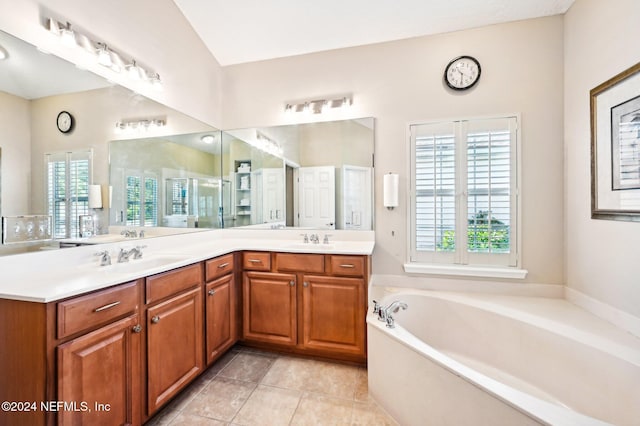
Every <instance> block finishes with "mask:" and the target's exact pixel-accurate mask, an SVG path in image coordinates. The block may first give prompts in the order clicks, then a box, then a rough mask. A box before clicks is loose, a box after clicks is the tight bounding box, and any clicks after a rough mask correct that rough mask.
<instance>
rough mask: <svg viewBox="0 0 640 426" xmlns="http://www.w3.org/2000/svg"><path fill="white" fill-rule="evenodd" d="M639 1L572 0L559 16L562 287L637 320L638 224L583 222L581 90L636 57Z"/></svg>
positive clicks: (585, 96) (584, 117)
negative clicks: (562, 56) (562, 112)
mask: <svg viewBox="0 0 640 426" xmlns="http://www.w3.org/2000/svg"><path fill="white" fill-rule="evenodd" d="M639 22H640V2H638V1H637V0H615V1H606V2H603V1H600V0H577V1H576V2H575V3H574V5H573V6H572V7H571V9H569V11H568V12H567V14H566V15H565V42H564V44H565V63H564V67H565V78H564V94H565V129H564V134H565V158H566V160H565V176H566V179H565V204H566V207H565V209H566V210H565V233H566V255H565V256H566V284H567V285H568V286H569V287H570V288H572V289H575V290H578V291H580V292H583V293H585V294H587V295H588V296H591V297H593V298H595V299H597V300H599V301H602V302H604V303H607V304H609V305H611V306H614V307H616V308H618V309H620V310H623V311H626V312H628V313H630V314H632V315H635V316H638V317H640V287H639V284H640V279H639V277H640V275H639V274H638V247H639V244H640V224H638V223H630V222H614V221H606V220H593V219H591V210H590V200H591V198H590V181H589V176H590V168H589V167H590V130H589V91H590V90H591V89H592V88H594V87H595V86H597V85H599V84H600V83H603V82H604V81H606V80H608V79H609V78H611V77H613V76H614V75H616V74H618V73H619V72H621V71H623V70H624V69H626V68H628V67H630V66H632V65H634V64H635V63H637V62H638V60H639V59H640V56H639V55H638V52H639V50H638V40H639V39H640V25H638V23H639Z"/></svg>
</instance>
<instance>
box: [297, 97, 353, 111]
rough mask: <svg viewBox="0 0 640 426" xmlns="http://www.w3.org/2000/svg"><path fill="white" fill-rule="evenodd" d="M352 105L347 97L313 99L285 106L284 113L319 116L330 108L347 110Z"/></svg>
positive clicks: (350, 99)
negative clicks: (302, 113)
mask: <svg viewBox="0 0 640 426" xmlns="http://www.w3.org/2000/svg"><path fill="white" fill-rule="evenodd" d="M352 104H353V99H352V98H351V97H349V96H343V97H341V98H336V99H328V100H327V99H315V100H311V101H304V102H301V103H291V104H289V103H288V104H286V105H285V107H284V111H285V112H286V113H294V112H304V113H307V114H321V113H323V112H327V111H328V110H329V109H332V108H344V109H346V108H349V107H350V106H351V105H352Z"/></svg>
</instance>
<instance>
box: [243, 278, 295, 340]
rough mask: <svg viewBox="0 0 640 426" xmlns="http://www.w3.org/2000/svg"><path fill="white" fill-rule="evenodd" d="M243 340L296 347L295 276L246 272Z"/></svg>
mask: <svg viewBox="0 0 640 426" xmlns="http://www.w3.org/2000/svg"><path fill="white" fill-rule="evenodd" d="M243 281H244V283H243V290H244V291H243V293H244V310H243V319H244V321H243V328H244V338H245V339H247V340H257V341H261V342H271V343H279V344H287V345H295V344H296V340H297V338H296V334H297V327H296V276H295V275H292V274H274V273H260V272H245V273H244V280H243Z"/></svg>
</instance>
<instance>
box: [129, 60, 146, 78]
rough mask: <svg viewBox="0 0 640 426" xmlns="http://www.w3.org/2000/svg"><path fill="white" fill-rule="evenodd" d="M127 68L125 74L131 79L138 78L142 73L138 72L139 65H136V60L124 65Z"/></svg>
mask: <svg viewBox="0 0 640 426" xmlns="http://www.w3.org/2000/svg"><path fill="white" fill-rule="evenodd" d="M125 68H126V69H127V75H128V76H129V78H130V79H132V80H140V79H141V78H142V75H141V74H140V67H139V66H138V65H136V61H132V62H131V64H129V65H127V66H126V67H125Z"/></svg>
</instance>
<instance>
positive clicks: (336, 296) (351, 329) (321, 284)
mask: <svg viewBox="0 0 640 426" xmlns="http://www.w3.org/2000/svg"><path fill="white" fill-rule="evenodd" d="M303 278H304V281H303V284H302V304H303V313H302V317H303V332H302V336H303V337H302V339H303V341H302V344H303V346H304V347H305V348H307V349H320V350H325V351H331V352H333V353H345V354H351V355H362V356H364V354H365V315H366V311H365V287H364V280H363V279H360V278H339V277H319V276H310V275H305V276H304V277H303Z"/></svg>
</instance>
